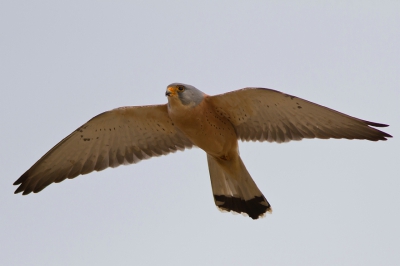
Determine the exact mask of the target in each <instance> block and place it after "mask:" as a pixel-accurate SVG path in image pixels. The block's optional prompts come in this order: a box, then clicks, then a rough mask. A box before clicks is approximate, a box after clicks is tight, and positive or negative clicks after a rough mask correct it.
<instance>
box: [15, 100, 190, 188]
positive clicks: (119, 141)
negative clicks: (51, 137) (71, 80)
mask: <svg viewBox="0 0 400 266" xmlns="http://www.w3.org/2000/svg"><path fill="white" fill-rule="evenodd" d="M192 146H193V144H192V143H191V141H190V140H189V139H188V138H187V137H185V136H184V135H183V133H181V132H180V131H179V130H178V129H177V128H176V127H175V126H174V125H173V123H172V121H171V119H170V118H169V116H168V111H167V106H166V105H153V106H142V107H123V108H118V109H114V110H111V111H108V112H105V113H102V114H100V115H97V116H95V117H94V118H92V119H91V120H89V121H88V122H87V123H86V124H84V125H82V126H81V127H79V128H78V129H77V130H75V131H74V132H72V133H71V134H70V135H69V136H67V137H66V138H64V139H63V140H62V141H60V142H59V143H58V144H57V145H56V146H54V147H53V148H52V149H51V150H50V151H48V152H47V153H46V154H45V155H44V156H43V157H42V158H41V159H40V160H39V161H37V162H36V163H35V164H34V165H33V166H32V167H31V168H30V169H29V170H28V171H26V172H25V173H24V174H23V175H22V176H21V177H20V178H19V179H18V180H17V181H15V183H14V185H19V187H18V188H17V190H16V191H15V193H19V192H23V194H24V195H26V194H29V193H31V192H39V191H41V190H42V189H44V188H45V187H46V186H48V185H50V184H51V183H53V182H56V183H58V182H61V181H63V180H65V179H66V178H74V177H76V176H78V175H81V174H87V173H90V172H92V171H101V170H103V169H105V168H107V167H117V166H119V165H121V164H132V163H137V162H139V161H141V160H144V159H148V158H151V157H153V156H160V155H165V154H168V153H170V152H175V151H177V150H184V149H185V148H191V147H192Z"/></svg>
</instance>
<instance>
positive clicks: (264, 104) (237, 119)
mask: <svg viewBox="0 0 400 266" xmlns="http://www.w3.org/2000/svg"><path fill="white" fill-rule="evenodd" d="M208 100H209V101H210V102H211V103H212V105H213V106H214V108H215V111H216V112H217V113H219V114H220V115H222V116H225V117H226V118H228V119H229V120H230V121H231V123H232V124H233V126H234V127H235V129H236V132H237V134H238V138H240V139H241V140H246V141H249V140H253V141H257V140H258V141H264V140H266V141H270V142H287V141H290V140H301V139H303V138H322V139H329V138H346V139H367V140H372V141H377V140H386V138H388V137H391V135H389V134H387V133H385V132H382V131H380V130H378V129H375V128H373V127H386V126H387V125H384V124H378V123H374V122H369V121H365V120H361V119H358V118H355V117H352V116H349V115H346V114H343V113H340V112H337V111H335V110H332V109H329V108H327V107H324V106H321V105H318V104H315V103H312V102H309V101H306V100H303V99H301V98H298V97H295V96H292V95H289V94H284V93H282V92H279V91H275V90H271V89H263V88H245V89H241V90H237V91H232V92H228V93H224V94H220V95H215V96H209V97H208ZM371 126H373V127H371Z"/></svg>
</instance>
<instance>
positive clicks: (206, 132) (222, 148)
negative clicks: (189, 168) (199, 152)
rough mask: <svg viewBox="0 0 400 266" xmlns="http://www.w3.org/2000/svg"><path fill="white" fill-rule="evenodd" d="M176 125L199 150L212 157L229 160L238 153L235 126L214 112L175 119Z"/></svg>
mask: <svg viewBox="0 0 400 266" xmlns="http://www.w3.org/2000/svg"><path fill="white" fill-rule="evenodd" d="M173 121H174V123H175V125H176V126H177V127H178V128H179V129H180V130H181V131H182V132H183V133H185V135H186V136H187V137H188V138H189V139H190V140H191V141H192V142H193V143H194V144H195V145H196V146H197V147H199V148H201V149H203V150H204V151H205V152H207V153H208V154H210V155H213V156H215V157H220V158H228V157H230V156H231V153H236V154H237V152H238V141H237V135H236V131H235V129H234V127H233V125H232V124H231V123H230V121H229V120H228V119H226V118H225V117H221V116H219V115H217V114H216V113H214V112H207V113H203V114H202V115H200V116H191V118H190V119H173Z"/></svg>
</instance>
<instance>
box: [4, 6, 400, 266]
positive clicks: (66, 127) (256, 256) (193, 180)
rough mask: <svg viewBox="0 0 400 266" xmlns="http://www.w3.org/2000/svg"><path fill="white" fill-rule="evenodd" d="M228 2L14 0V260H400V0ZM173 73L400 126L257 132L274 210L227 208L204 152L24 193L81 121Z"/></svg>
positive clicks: (253, 155) (255, 146)
mask: <svg viewBox="0 0 400 266" xmlns="http://www.w3.org/2000/svg"><path fill="white" fill-rule="evenodd" d="M215 2H216V1H198V2H196V3H195V2H193V1H190V3H189V1H186V2H184V1H175V2H171V1H168V2H167V1H158V2H157V1H156V2H151V3H150V2H145V1H141V2H139V1H109V2H106V1H68V2H64V3H60V2H59V1H57V2H53V1H2V2H1V3H0V30H1V38H0V73H1V78H0V88H1V95H2V96H1V97H0V108H1V109H0V111H1V113H0V118H1V122H2V125H3V126H2V130H0V136H1V139H2V144H1V147H2V148H1V151H0V159H1V162H2V174H1V178H0V202H1V204H0V213H1V214H0V225H1V226H0V246H1V247H2V248H1V252H0V264H1V265H396V264H397V265H398V264H400V252H399V250H400V240H399V239H400V229H399V224H400V215H399V208H400V196H399V191H400V169H399V157H400V156H399V155H400V152H399V151H400V142H399V136H400V126H399V122H400V115H399V113H400V112H399V111H400V110H399V100H400V89H399V84H400V64H399V62H400V48H399V47H400V31H399V26H400V18H399V14H400V2H398V1H380V2H379V4H378V3H376V4H374V3H373V1H341V3H334V1H332V2H330V3H325V4H321V3H320V2H321V1H287V2H285V1H252V3H248V2H249V1H219V2H217V3H215ZM300 2H301V4H299V3H300ZM361 3H362V4H361ZM172 82H183V83H188V84H191V85H194V86H196V87H197V88H199V89H200V90H202V91H204V92H206V93H208V94H219V93H223V92H227V91H231V90H236V89H240V88H242V87H246V86H260V87H268V88H272V89H276V90H280V91H283V92H286V93H289V94H293V95H295V96H298V97H301V98H304V99H307V100H310V101H313V102H316V103H318V104H321V105H325V106H327V107H330V108H333V109H336V110H338V111H341V112H344V113H346V114H349V115H352V116H355V117H358V118H361V119H365V120H369V121H373V122H379V123H387V124H390V127H388V128H385V130H384V131H386V132H388V133H389V134H392V135H393V136H394V138H393V139H390V140H388V141H386V142H368V141H349V140H304V141H301V142H290V143H288V144H275V143H272V144H271V143H267V142H266V143H240V151H241V157H242V159H243V161H244V163H245V164H246V166H247V169H248V170H249V172H250V174H251V175H252V177H253V178H254V180H255V182H256V183H257V185H258V186H259V187H260V189H261V190H262V191H263V193H264V195H265V196H266V198H267V199H268V201H269V202H270V203H271V205H272V208H273V210H274V211H273V214H272V215H268V216H267V217H266V218H264V219H260V220H257V221H253V220H251V219H249V218H247V217H243V216H242V215H232V214H230V213H221V212H219V211H218V210H217V208H216V207H215V205H214V202H213V198H212V193H211V185H210V181H209V179H210V178H209V174H208V168H207V161H206V156H205V154H204V152H203V151H202V150H200V149H192V150H188V151H185V152H184V153H182V152H178V153H176V154H172V155H169V156H163V157H159V158H153V159H151V160H147V161H143V162H141V163H139V164H136V165H130V166H122V167H119V168H116V169H107V170H105V171H102V172H96V173H92V174H89V175H85V176H80V177H77V178H75V179H74V180H67V181H64V182H62V183H60V184H53V185H51V186H49V187H48V188H46V189H45V190H43V191H42V192H41V193H39V194H34V195H32V194H31V195H29V196H21V195H14V194H13V192H14V190H15V189H16V187H14V186H12V183H13V182H14V181H15V180H16V179H17V178H18V177H19V176H20V175H21V174H22V173H23V172H25V171H26V170H27V169H28V168H29V167H30V166H32V164H34V163H35V162H36V161H37V160H38V159H39V158H40V157H41V156H42V155H44V153H45V152H47V151H48V150H49V149H50V148H51V147H53V146H54V145H55V144H56V143H57V142H58V141H60V140H61V139H62V138H64V137H65V136H67V135H68V134H69V133H70V132H72V131H73V130H74V129H76V128H77V127H79V126H80V125H82V124H83V123H84V122H86V121H87V120H89V119H90V118H92V117H93V116H95V115H97V114H99V113H101V112H103V111H106V110H109V109H112V108H115V107H119V106H126V105H146V104H157V103H165V102H166V101H167V99H166V98H165V96H164V92H165V87H166V86H167V85H168V84H170V83H172Z"/></svg>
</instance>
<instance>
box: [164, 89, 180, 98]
mask: <svg viewBox="0 0 400 266" xmlns="http://www.w3.org/2000/svg"><path fill="white" fill-rule="evenodd" d="M176 91H177V89H176V87H168V88H167V91H166V92H165V96H171V95H172V96H175V95H176Z"/></svg>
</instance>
